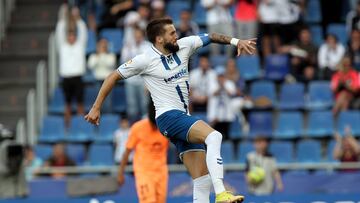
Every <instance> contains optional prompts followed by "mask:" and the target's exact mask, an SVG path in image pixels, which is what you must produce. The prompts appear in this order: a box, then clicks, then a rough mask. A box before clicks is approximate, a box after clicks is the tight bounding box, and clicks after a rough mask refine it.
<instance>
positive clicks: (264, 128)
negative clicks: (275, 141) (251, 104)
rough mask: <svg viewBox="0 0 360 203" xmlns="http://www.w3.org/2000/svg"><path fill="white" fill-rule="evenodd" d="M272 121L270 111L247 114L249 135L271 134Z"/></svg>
mask: <svg viewBox="0 0 360 203" xmlns="http://www.w3.org/2000/svg"><path fill="white" fill-rule="evenodd" d="M272 121H273V118H272V113H271V112H251V113H250V116H249V122H250V136H251V137H254V136H257V135H262V136H265V137H267V136H272V126H273V122H272Z"/></svg>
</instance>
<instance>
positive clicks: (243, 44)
mask: <svg viewBox="0 0 360 203" xmlns="http://www.w3.org/2000/svg"><path fill="white" fill-rule="evenodd" d="M209 38H210V42H212V43H217V44H231V45H233V46H236V47H237V56H240V54H241V53H244V52H245V53H246V54H254V53H255V50H256V38H253V39H248V40H241V39H237V38H233V37H230V36H226V35H223V34H218V33H211V34H209ZM243 51H244V52H243Z"/></svg>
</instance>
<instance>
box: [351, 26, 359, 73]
mask: <svg viewBox="0 0 360 203" xmlns="http://www.w3.org/2000/svg"><path fill="white" fill-rule="evenodd" d="M348 54H349V55H350V57H351V62H352V64H353V67H354V69H356V70H357V71H360V31H359V30H353V31H351V35H350V41H349V47H348Z"/></svg>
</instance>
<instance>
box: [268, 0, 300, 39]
mask: <svg viewBox="0 0 360 203" xmlns="http://www.w3.org/2000/svg"><path fill="white" fill-rule="evenodd" d="M303 4H304V0H291V1H289V0H276V2H275V5H276V7H277V11H278V13H277V16H278V18H277V19H278V22H279V30H278V31H279V36H280V42H281V44H290V43H291V42H293V41H294V40H295V39H296V37H297V35H298V32H299V30H298V27H299V25H300V24H301V22H300V14H301V11H302V9H301V8H303Z"/></svg>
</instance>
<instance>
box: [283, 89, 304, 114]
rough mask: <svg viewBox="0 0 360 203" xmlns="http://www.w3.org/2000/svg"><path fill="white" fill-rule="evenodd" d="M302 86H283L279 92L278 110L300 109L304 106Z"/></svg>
mask: <svg viewBox="0 0 360 203" xmlns="http://www.w3.org/2000/svg"><path fill="white" fill-rule="evenodd" d="M304 89H305V87H304V85H303V84H302V83H296V84H283V85H282V86H281V90H280V101H279V105H278V107H279V108H280V109H285V110H289V109H301V108H304V106H305V95H304Z"/></svg>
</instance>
